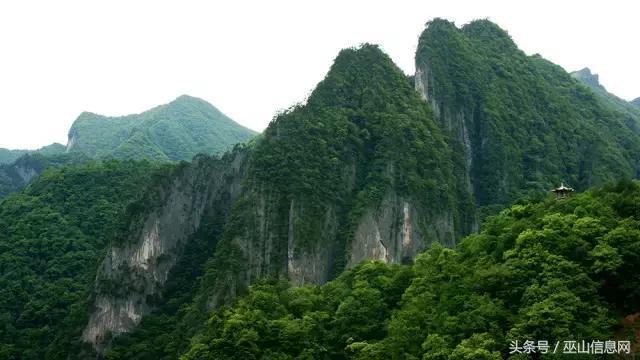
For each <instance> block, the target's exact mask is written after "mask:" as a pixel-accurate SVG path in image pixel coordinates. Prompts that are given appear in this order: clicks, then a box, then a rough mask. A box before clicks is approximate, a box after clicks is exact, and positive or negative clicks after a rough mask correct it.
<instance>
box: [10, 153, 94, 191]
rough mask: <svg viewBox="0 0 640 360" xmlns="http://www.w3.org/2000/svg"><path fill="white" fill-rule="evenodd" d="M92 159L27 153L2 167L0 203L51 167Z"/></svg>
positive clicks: (69, 155)
mask: <svg viewBox="0 0 640 360" xmlns="http://www.w3.org/2000/svg"><path fill="white" fill-rule="evenodd" d="M89 160H90V159H89V158H87V157H86V156H85V155H83V154H76V153H74V154H65V153H60V154H52V153H47V152H45V153H40V152H36V153H27V154H25V155H23V156H22V157H20V158H18V159H17V160H16V161H14V162H13V163H11V164H2V165H0V201H2V199H4V198H5V197H7V196H8V195H9V194H11V193H12V192H15V191H18V190H20V189H22V188H23V187H25V186H26V185H27V184H29V182H31V181H32V180H33V179H34V178H36V177H37V176H38V175H40V174H41V173H42V172H43V171H44V170H45V169H47V168H49V167H60V166H64V165H73V164H82V163H85V162H88V161H89Z"/></svg>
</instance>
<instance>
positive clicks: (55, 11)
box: [0, 0, 640, 148]
mask: <svg viewBox="0 0 640 360" xmlns="http://www.w3.org/2000/svg"><path fill="white" fill-rule="evenodd" d="M634 3H638V1H633V0H630V1H614V0H608V1H593V2H588V1H558V0H554V1H541V0H535V1H533V0H531V1H527V2H525V1H506V0H505V1H453V0H438V1H433V0H422V1H398V0H396V1H372V0H369V1H347V0H341V1H328V0H323V1H302V0H298V1H235V0H234V1H185V0H182V1H160V0H153V1H141V0H128V1H114V0H110V1H90V0H79V1H66V0H57V1H50V0H45V1H29V0H20V1H2V3H0V147H7V148H37V147H40V146H43V145H46V144H49V143H52V142H54V141H57V142H61V143H66V137H67V131H68V129H69V127H70V126H71V124H72V122H73V121H74V119H75V118H76V117H77V116H78V115H79V114H80V112H82V111H91V112H95V113H99V114H104V115H125V114H129V113H137V112H141V111H144V110H146V109H148V108H150V107H153V106H155V105H159V104H162V103H167V102H169V101H171V100H173V99H174V98H176V97H177V96H179V95H181V94H189V95H192V96H197V97H200V98H203V99H205V100H207V101H209V102H211V103H212V104H213V105H215V106H216V107H218V108H219V109H220V110H221V111H223V112H224V113H226V114H227V115H229V116H230V117H231V118H233V119H235V120H236V121H238V122H239V123H241V124H243V125H245V126H247V127H249V128H252V129H254V130H258V131H260V130H262V129H264V128H265V127H266V125H267V124H268V123H269V121H270V120H271V118H272V117H273V115H274V114H275V113H276V112H277V111H278V110H279V109H283V108H287V107H289V106H291V105H292V104H294V103H296V102H299V101H302V100H304V98H305V97H306V96H307V94H308V93H309V92H310V91H311V90H312V89H313V88H314V87H315V85H316V84H317V82H318V81H320V80H322V78H323V77H324V75H325V73H326V72H327V70H328V69H329V67H330V65H331V62H332V60H333V59H334V58H335V56H336V55H337V53H338V51H339V50H340V49H341V48H344V47H350V46H356V45H358V44H360V43H363V42H370V43H377V44H380V45H381V47H382V49H383V50H385V51H386V52H387V53H388V54H389V55H390V56H391V58H392V59H393V60H394V61H395V62H396V63H397V64H398V65H399V66H400V67H401V68H402V69H403V70H404V71H405V72H406V73H407V74H410V73H413V71H414V61H413V56H414V52H415V48H416V44H417V40H418V36H419V34H420V32H421V31H422V30H423V28H424V24H425V22H426V21H428V20H430V19H432V18H434V17H442V18H447V19H450V20H453V21H455V23H456V24H457V25H462V24H464V23H466V22H469V21H470V20H472V19H476V18H489V19H490V20H492V21H495V22H496V23H498V24H499V25H500V26H501V27H503V28H504V29H506V30H507V31H508V32H509V33H510V34H511V36H512V37H513V38H514V40H515V41H516V43H517V44H518V45H519V46H520V47H521V48H522V49H523V50H524V51H526V52H527V53H528V54H533V53H540V54H541V55H542V56H544V57H545V58H547V59H549V60H551V61H553V62H555V63H557V64H559V65H561V66H563V67H564V68H565V69H566V70H568V71H572V70H577V69H580V68H582V67H584V66H588V67H590V68H591V69H592V70H593V71H594V72H596V73H598V74H600V81H601V83H603V84H604V85H605V86H606V87H607V89H608V90H609V91H611V92H613V93H615V94H617V95H618V96H620V97H622V98H625V99H627V100H631V99H633V98H635V97H638V96H640V62H639V61H638V60H639V59H640V50H639V44H640V25H639V23H640V20H639V19H640V17H639V14H640V6H639V5H636V4H634Z"/></svg>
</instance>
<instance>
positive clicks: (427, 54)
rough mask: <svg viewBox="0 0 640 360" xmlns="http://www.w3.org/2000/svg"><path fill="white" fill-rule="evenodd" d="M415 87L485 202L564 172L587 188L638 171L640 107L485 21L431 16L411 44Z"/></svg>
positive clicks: (496, 203) (503, 199) (545, 185)
mask: <svg viewBox="0 0 640 360" xmlns="http://www.w3.org/2000/svg"><path fill="white" fill-rule="evenodd" d="M416 88H417V89H418V91H420V93H421V94H422V96H423V98H424V99H426V100H427V101H428V102H429V103H430V104H431V106H432V108H433V110H434V112H435V114H436V118H437V119H438V121H439V122H440V124H441V125H442V127H443V128H444V129H446V130H447V131H448V132H449V135H450V137H449V138H450V144H451V146H452V147H453V149H454V152H455V153H457V154H464V160H465V161H459V162H458V163H459V164H458V168H457V170H456V171H457V173H459V174H461V176H465V177H466V178H467V179H468V184H469V189H470V190H471V191H472V192H473V194H474V198H475V199H476V202H477V205H478V206H480V207H481V208H483V209H489V210H491V209H497V208H500V206H502V205H504V204H506V203H509V202H510V201H513V200H514V199H516V198H518V197H520V196H523V195H526V194H531V193H534V192H540V191H544V190H548V189H549V188H550V186H551V185H552V184H557V183H560V182H561V181H565V182H568V183H570V184H572V185H573V186H574V187H576V188H577V189H585V188H587V187H589V186H592V185H594V184H597V183H601V182H603V181H610V180H613V179H615V178H618V177H621V176H626V177H636V176H637V175H638V173H639V169H640V165H639V164H640V156H639V154H640V140H639V134H640V132H639V131H638V126H637V125H638V117H632V116H631V115H630V114H628V113H624V112H621V111H619V109H618V108H617V107H616V106H612V105H611V104H609V103H608V102H607V101H602V100H601V98H600V97H598V96H597V95H596V94H595V93H594V92H593V91H590V90H589V89H587V88H585V87H584V86H581V85H580V84H578V83H577V82H576V81H574V80H573V79H572V77H571V76H570V75H569V74H568V73H567V72H565V71H564V70H563V69H562V68H561V67H559V66H557V65H555V64H553V63H551V62H549V61H547V60H545V59H543V58H542V57H540V56H538V55H533V56H527V55H526V54H525V53H524V52H522V51H521V50H520V49H518V48H517V46H516V45H515V44H514V42H513V41H512V39H511V38H510V37H509V35H508V34H507V33H506V32H505V31H504V30H502V29H500V28H499V27H498V26H497V25H495V24H493V23H491V22H490V21H487V20H478V21H473V22H471V23H469V24H467V25H465V26H463V27H462V28H457V27H456V26H455V25H454V24H453V23H451V22H449V21H446V20H441V19H436V20H433V21H431V22H429V23H428V26H427V28H426V30H425V31H424V32H423V33H422V35H421V36H420V41H419V44H418V50H417V53H416ZM490 212H491V211H490Z"/></svg>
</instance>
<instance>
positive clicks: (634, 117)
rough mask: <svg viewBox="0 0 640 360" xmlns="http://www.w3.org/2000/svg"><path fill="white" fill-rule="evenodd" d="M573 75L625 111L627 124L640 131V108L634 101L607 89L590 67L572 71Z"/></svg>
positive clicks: (615, 107)
mask: <svg viewBox="0 0 640 360" xmlns="http://www.w3.org/2000/svg"><path fill="white" fill-rule="evenodd" d="M571 76H572V77H573V78H574V79H576V80H578V81H579V82H581V83H582V84H584V85H586V86H588V87H589V88H591V90H593V91H594V92H595V93H596V94H597V95H599V96H600V98H601V99H602V100H603V101H604V102H606V104H607V105H608V106H610V107H611V108H613V109H616V110H618V111H619V112H621V113H623V114H624V115H623V116H625V115H626V116H627V118H628V120H627V124H630V126H631V127H632V128H633V129H634V130H636V131H638V132H640V120H639V119H640V109H638V108H637V107H635V106H633V102H628V101H626V100H623V99H621V98H619V97H617V96H615V95H614V94H612V93H610V92H608V91H607V89H606V88H605V87H604V86H602V85H601V84H600V81H599V79H598V75H597V74H592V73H591V70H590V69H589V68H584V69H582V70H579V71H574V72H572V73H571Z"/></svg>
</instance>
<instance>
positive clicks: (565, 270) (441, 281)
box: [182, 181, 640, 360]
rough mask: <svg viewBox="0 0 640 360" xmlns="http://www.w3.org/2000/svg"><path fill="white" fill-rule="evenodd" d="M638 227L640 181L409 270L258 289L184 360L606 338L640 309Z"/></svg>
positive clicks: (450, 352)
mask: <svg viewBox="0 0 640 360" xmlns="http://www.w3.org/2000/svg"><path fill="white" fill-rule="evenodd" d="M639 229H640V185H639V184H638V183H632V182H629V181H622V182H619V183H618V184H616V185H610V186H605V187H603V188H598V189H594V190H591V191H588V192H586V193H582V194H578V195H576V196H575V197H574V198H572V199H569V200H561V201H557V200H555V199H551V198H546V199H541V200H538V201H523V202H520V203H518V204H516V205H514V206H512V207H511V208H509V209H506V210H504V211H502V212H501V213H500V214H498V215H497V216H495V217H491V218H489V219H488V221H487V222H486V224H485V225H484V226H483V229H482V231H481V232H480V233H479V234H475V235H471V236H469V237H467V238H466V239H465V240H464V241H462V243H461V244H460V245H459V246H458V247H457V248H456V249H447V248H443V247H442V246H440V245H438V244H434V245H433V246H432V247H431V248H430V249H429V250H428V251H426V252H425V253H423V254H421V255H420V256H418V258H417V259H416V262H415V264H414V265H385V264H382V263H377V262H365V263H362V264H360V265H359V266H357V267H355V268H353V269H350V270H348V271H346V272H344V273H343V274H342V275H340V276H339V277H338V278H337V279H335V280H333V281H331V282H329V283H327V284H325V285H322V286H305V287H300V288H291V287H290V286H289V285H288V284H287V283H283V282H276V283H273V282H262V283H260V284H257V285H254V286H252V287H251V290H250V291H249V293H248V295H247V296H245V297H244V298H242V299H240V300H239V301H238V302H237V303H236V304H235V305H234V306H233V307H225V308H221V309H219V310H217V311H215V312H213V313H212V314H211V317H210V318H209V320H208V321H207V324H206V328H205V330H204V331H203V332H202V333H201V334H199V335H198V336H196V337H194V338H193V343H192V345H191V349H190V350H189V351H188V353H187V354H186V355H184V356H183V357H182V359H184V360H195V359H470V360H471V359H500V358H502V357H503V356H506V355H507V354H508V346H509V342H510V341H511V340H520V342H522V341H524V340H526V339H537V340H543V339H544V340H548V341H549V342H550V343H551V342H552V341H555V340H567V339H574V340H581V339H586V340H590V339H610V338H613V336H614V331H616V330H619V329H618V328H617V324H618V323H619V319H620V318H621V317H622V316H625V315H627V314H631V313H635V312H637V311H638V307H637V304H638V302H639V300H640V298H639V297H640V292H638V289H640V279H639V278H638V276H637V274H638V272H639V271H640V255H639V254H640V230H639ZM618 335H622V336H623V338H628V336H629V334H627V333H625V332H620V331H619V332H618Z"/></svg>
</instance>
